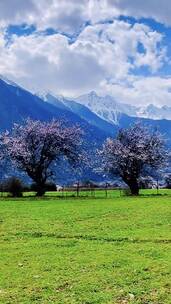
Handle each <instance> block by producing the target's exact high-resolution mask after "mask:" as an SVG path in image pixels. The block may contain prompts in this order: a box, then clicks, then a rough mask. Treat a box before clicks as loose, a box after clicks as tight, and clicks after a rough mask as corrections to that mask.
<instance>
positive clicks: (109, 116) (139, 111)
mask: <svg viewBox="0 0 171 304" xmlns="http://www.w3.org/2000/svg"><path fill="white" fill-rule="evenodd" d="M75 101H77V102H79V103H82V104H84V105H85V106H87V107H88V108H89V109H90V110H91V111H92V112H94V113H95V114H97V115H98V116H99V117H101V118H102V119H104V120H106V121H108V122H110V123H113V124H115V125H116V124H119V118H120V115H121V114H122V113H123V114H126V115H128V116H133V117H143V118H150V119H154V120H155V119H156V120H158V119H168V120H171V107H168V106H163V107H157V106H155V105H154V104H150V105H148V106H146V107H136V106H133V105H130V104H125V103H120V102H118V101H116V100H115V98H114V97H112V96H110V95H106V96H98V95H97V94H96V92H94V91H92V92H90V93H88V94H85V95H82V96H80V97H77V98H76V99H75Z"/></svg>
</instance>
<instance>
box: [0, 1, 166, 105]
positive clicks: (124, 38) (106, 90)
mask: <svg viewBox="0 0 171 304" xmlns="http://www.w3.org/2000/svg"><path fill="white" fill-rule="evenodd" d="M170 16H171V1H170V0H148V1H142V0H27V1H23V0H0V74H1V75H3V76H6V77H8V78H9V79H11V80H13V81H15V82H16V83H18V84H20V85H21V86H23V87H25V88H26V89H29V90H31V91H33V92H46V91H50V92H52V93H54V94H57V95H58V94H60V95H64V96H70V97H74V96H79V95H82V94H85V93H88V92H90V91H92V90H93V91H96V92H97V93H98V94H100V95H106V94H109V95H112V96H114V98H115V99H116V100H117V101H119V102H124V103H130V104H133V105H140V106H145V105H147V104H155V105H157V106H162V105H168V106H169V105H170V106H171V18H170Z"/></svg>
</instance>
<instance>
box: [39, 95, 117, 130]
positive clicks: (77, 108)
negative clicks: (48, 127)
mask: <svg viewBox="0 0 171 304" xmlns="http://www.w3.org/2000/svg"><path fill="white" fill-rule="evenodd" d="M44 100H45V101H47V102H49V103H50V104H53V105H54V106H56V107H57V108H60V109H64V110H67V111H71V112H73V113H75V114H76V115H78V116H79V117H81V118H82V119H84V120H85V121H87V122H88V123H89V124H90V125H93V126H95V127H97V128H99V129H100V130H102V131H103V132H106V133H108V134H111V135H114V134H115V133H116V130H117V128H116V126H114V125H113V124H110V123H109V122H107V121H106V120H104V119H101V118H100V117H99V116H97V115H96V114H95V113H93V112H92V111H91V110H90V109H89V108H88V107H86V106H84V105H82V104H80V103H78V102H75V101H73V100H70V99H66V98H63V97H55V96H53V95H51V94H47V95H46V96H44Z"/></svg>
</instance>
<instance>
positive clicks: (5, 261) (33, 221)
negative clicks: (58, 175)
mask: <svg viewBox="0 0 171 304" xmlns="http://www.w3.org/2000/svg"><path fill="white" fill-rule="evenodd" d="M170 277H171V198H170V197H140V198H131V197H120V198H119V197H117V198H113V199H110V198H109V199H82V200H81V199H66V200H64V199H63V200H62V199H55V198H52V199H46V198H45V199H44V200H38V199H37V200H36V199H34V198H30V199H29V198H25V199H20V200H11V201H10V200H7V199H5V200H2V201H0V303H17V304H18V303H19V304H20V303H21V304H25V303H27V304H29V303H43V304H48V303H59V304H65V303H68V304H83V303H84V304H95V303H97V304H100V303H102V304H126V303H141V304H147V303H150V304H166V303H167V304H170V303H171V294H170V291H171V280H170Z"/></svg>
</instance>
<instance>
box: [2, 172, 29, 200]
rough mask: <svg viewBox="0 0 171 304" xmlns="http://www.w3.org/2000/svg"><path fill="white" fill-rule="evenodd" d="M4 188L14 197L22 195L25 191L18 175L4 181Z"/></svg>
mask: <svg viewBox="0 0 171 304" xmlns="http://www.w3.org/2000/svg"><path fill="white" fill-rule="evenodd" d="M4 190H5V191H6V192H9V193H10V195H11V196H12V197H22V195H23V191H24V185H23V182H22V181H21V180H20V179H19V178H17V177H15V176H14V177H10V178H9V179H7V180H6V181H5V183H4Z"/></svg>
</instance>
